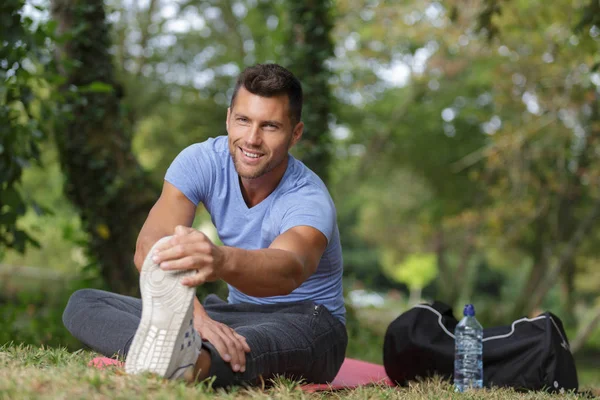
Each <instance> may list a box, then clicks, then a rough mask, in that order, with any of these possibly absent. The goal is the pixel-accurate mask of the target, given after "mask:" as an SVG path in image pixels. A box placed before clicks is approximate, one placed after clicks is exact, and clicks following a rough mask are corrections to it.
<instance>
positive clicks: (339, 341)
mask: <svg viewBox="0 0 600 400" xmlns="http://www.w3.org/2000/svg"><path fill="white" fill-rule="evenodd" d="M302 101H303V99H302V88H301V85H300V82H299V81H298V80H297V79H296V77H294V76H293V75H292V73H291V72H289V71H288V70H286V69H285V68H283V67H281V66H279V65H276V64H263V65H256V66H253V67H249V68H247V69H246V70H244V71H243V72H242V73H241V75H240V76H239V78H238V81H237V84H236V86H235V89H234V93H233V96H232V99H231V105H230V107H229V108H228V110H227V119H226V127H227V133H228V135H227V136H220V137H216V138H213V139H209V140H207V141H205V142H203V143H197V144H194V145H191V146H190V147H188V148H186V149H184V150H183V151H182V152H181V153H180V154H179V155H178V156H177V157H176V158H175V160H174V161H173V163H172V164H171V166H170V167H169V169H168V170H167V173H166V176H165V182H164V186H163V190H162V193H161V195H160V198H159V199H158V201H157V202H156V204H155V205H154V207H153V208H152V210H151V211H150V213H149V215H148V218H147V220H146V222H145V224H144V226H143V227H142V230H141V232H140V234H139V237H138V243H137V248H136V254H135V260H134V261H135V264H136V267H137V268H138V270H140V272H141V275H140V289H141V293H142V298H141V299H136V298H131V297H126V296H120V295H117V294H112V293H107V292H104V291H99V290H94V289H84V290H80V291H78V292H76V293H74V294H73V296H72V297H71V299H70V300H69V303H68V305H67V308H66V309H65V313H64V315H63V321H64V323H65V326H66V327H67V328H68V329H69V331H70V332H71V333H72V334H73V335H74V336H75V337H77V338H78V339H80V340H81V341H82V342H83V343H85V344H86V345H88V346H90V347H91V348H92V349H94V350H96V351H98V352H100V353H102V354H104V355H107V356H111V355H113V354H122V355H126V364H125V368H126V371H127V372H128V373H133V374H136V373H141V372H146V371H150V372H154V373H157V374H159V375H161V376H164V377H167V378H171V379H177V378H183V379H187V380H192V379H204V378H207V377H215V382H214V384H215V385H216V386H226V385H231V384H242V383H248V384H254V383H257V382H259V380H260V378H261V377H262V378H269V377H272V376H274V375H285V376H289V377H294V378H303V379H305V380H306V381H308V382H315V383H322V382H327V381H331V380H332V379H333V378H334V377H335V375H336V374H337V372H338V370H339V368H340V366H341V364H342V361H343V359H344V354H345V350H346V345H347V335H346V329H345V308H344V300H343V294H342V268H343V267H342V255H341V245H340V238H339V232H338V227H337V222H336V212H335V206H334V204H333V201H332V200H331V197H330V195H329V193H328V191H327V188H326V187H325V185H324V184H323V182H322V181H321V180H320V179H319V178H318V176H317V175H316V174H314V173H313V172H312V171H310V170H309V169H308V168H307V167H306V166H305V165H304V164H302V163H301V162H300V161H298V160H297V159H295V158H294V157H292V156H291V155H290V154H289V150H290V149H291V148H292V147H293V146H294V145H295V144H296V143H297V142H298V140H300V138H301V137H302V131H303V128H304V124H303V123H302V121H301V115H302ZM200 204H202V205H204V207H205V208H206V210H207V211H208V212H209V213H210V216H211V219H212V221H213V223H214V225H215V227H216V228H217V232H218V234H219V238H220V240H221V241H222V242H223V245H215V244H214V243H212V242H211V241H210V240H209V239H208V238H207V237H206V236H205V235H204V234H203V233H201V232H199V231H197V230H195V229H193V228H191V224H192V221H193V219H194V215H195V213H196V208H197V206H198V205H200ZM217 279H222V280H224V281H225V282H227V285H228V288H229V296H228V298H227V301H224V300H221V299H219V298H218V297H216V296H214V295H210V296H208V297H207V298H206V299H205V300H204V304H201V303H200V301H199V300H198V299H197V298H196V297H195V287H196V286H199V285H202V284H203V283H204V282H208V281H214V280H217Z"/></svg>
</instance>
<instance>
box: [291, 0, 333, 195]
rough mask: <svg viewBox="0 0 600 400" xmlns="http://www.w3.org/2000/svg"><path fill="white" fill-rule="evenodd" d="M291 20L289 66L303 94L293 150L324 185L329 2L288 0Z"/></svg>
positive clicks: (327, 134)
mask: <svg viewBox="0 0 600 400" xmlns="http://www.w3.org/2000/svg"><path fill="white" fill-rule="evenodd" d="M288 10H289V16H290V19H291V32H290V42H291V45H290V47H289V48H290V49H291V50H290V53H289V58H290V60H289V62H288V64H289V67H290V69H291V70H292V72H294V74H295V75H296V76H297V77H298V79H300V81H301V82H302V89H303V92H304V110H303V116H302V120H303V121H304V135H303V139H302V140H301V141H300V142H299V143H298V146H297V151H298V153H299V157H300V158H301V159H302V161H303V162H304V163H305V164H306V165H307V166H308V167H309V168H310V169H312V170H313V171H314V172H315V173H316V174H317V175H319V177H320V178H321V179H322V180H323V181H324V182H325V183H327V180H328V178H329V171H328V169H329V164H330V161H331V152H332V143H333V140H332V136H331V134H330V132H329V115H330V114H331V109H332V107H331V105H332V103H333V98H332V95H331V90H330V89H329V83H328V81H329V78H330V76H331V73H330V72H329V70H328V69H327V67H326V66H325V61H326V60H327V59H329V58H330V57H333V43H332V41H331V38H330V32H331V29H332V23H331V20H330V13H331V1H330V0H302V1H299V0H288Z"/></svg>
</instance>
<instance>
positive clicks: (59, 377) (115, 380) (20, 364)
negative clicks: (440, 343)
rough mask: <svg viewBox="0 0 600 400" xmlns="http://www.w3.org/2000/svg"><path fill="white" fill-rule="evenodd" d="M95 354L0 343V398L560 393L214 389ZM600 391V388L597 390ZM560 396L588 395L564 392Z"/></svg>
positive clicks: (439, 388)
mask: <svg viewBox="0 0 600 400" xmlns="http://www.w3.org/2000/svg"><path fill="white" fill-rule="evenodd" d="M95 355H96V354H95V353H91V352H88V351H83V350H81V351H76V352H74V353H70V352H68V351H67V350H65V349H60V348H59V349H57V348H43V347H42V348H40V347H32V346H23V345H4V346H1V347H0V399H11V400H18V399H30V398H41V399H83V398H85V399H127V400H132V399H342V398H343V399H350V400H353V399H408V400H413V399H415V400H416V399H461V400H462V399H464V400H466V399H498V400H500V399H502V400H503V399H509V400H510V399H532V400H538V399H539V400H541V399H556V398H558V397H559V396H555V395H554V396H553V395H550V394H547V393H534V392H531V393H516V392H514V391H512V390H506V389H494V390H487V389H486V390H481V391H477V392H471V393H465V394H459V393H454V392H453V390H452V387H451V385H449V384H448V383H446V382H443V381H441V380H439V379H432V380H428V381H425V382H418V383H415V384H413V385H411V386H410V387H408V388H387V387H378V386H372V387H363V388H358V389H354V390H345V391H338V392H321V393H315V394H309V393H305V392H303V391H302V390H301V389H300V385H299V384H298V383H297V382H294V381H290V380H287V379H277V380H275V381H274V382H273V386H272V387H270V388H268V389H261V388H256V389H243V388H235V389H232V390H229V391H224V390H214V389H213V388H211V386H210V383H206V382H203V383H200V384H197V385H193V386H191V385H186V384H184V383H182V382H174V381H167V380H163V379H160V378H157V377H156V376H153V375H150V374H147V375H141V376H131V375H127V374H125V373H124V371H123V370H122V369H121V368H115V367H111V368H109V369H107V370H102V371H100V370H97V369H94V368H90V367H88V366H87V363H88V362H89V361H90V359H92V358H93V357H94V356H95ZM596 395H600V390H598V391H596ZM560 398H561V399H562V398H566V399H577V398H586V397H584V396H581V395H574V394H569V395H562V396H560Z"/></svg>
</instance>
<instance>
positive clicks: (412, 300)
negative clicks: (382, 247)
mask: <svg viewBox="0 0 600 400" xmlns="http://www.w3.org/2000/svg"><path fill="white" fill-rule="evenodd" d="M394 257H395V256H394V254H393V253H391V252H387V253H384V254H383V260H384V261H383V268H384V270H385V271H386V273H387V274H388V275H389V276H390V277H391V278H393V279H394V280H396V281H398V282H402V283H405V284H406V286H408V288H409V289H410V297H409V300H408V304H409V306H412V305H414V304H417V303H419V302H421V301H422V300H421V293H422V291H423V288H424V287H425V286H427V285H428V284H429V283H431V282H432V281H433V280H434V279H435V277H436V275H437V272H438V271H437V260H436V255H435V254H433V253H429V254H426V253H413V254H411V255H409V256H408V257H406V258H405V259H404V261H403V262H402V263H398V262H397V261H396V260H395V259H394Z"/></svg>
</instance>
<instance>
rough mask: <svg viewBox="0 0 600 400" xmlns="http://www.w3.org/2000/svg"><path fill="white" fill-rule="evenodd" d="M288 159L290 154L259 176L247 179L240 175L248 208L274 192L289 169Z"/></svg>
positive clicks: (241, 186) (241, 187)
mask: <svg viewBox="0 0 600 400" xmlns="http://www.w3.org/2000/svg"><path fill="white" fill-rule="evenodd" d="M288 161H289V156H288V157H286V159H285V160H284V161H282V162H281V164H280V165H278V166H277V167H275V168H274V169H273V170H271V171H269V172H267V173H266V174H264V175H263V176H261V177H259V178H255V179H245V178H242V177H239V182H240V189H241V190H242V196H243V197H244V202H246V205H247V206H248V208H252V207H254V206H255V205H257V204H259V203H260V202H261V201H263V200H264V199H266V198H267V197H269V195H270V194H271V193H273V191H274V190H275V189H276V188H277V185H279V182H281V179H282V178H283V175H284V174H285V171H286V170H287V165H288Z"/></svg>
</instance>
